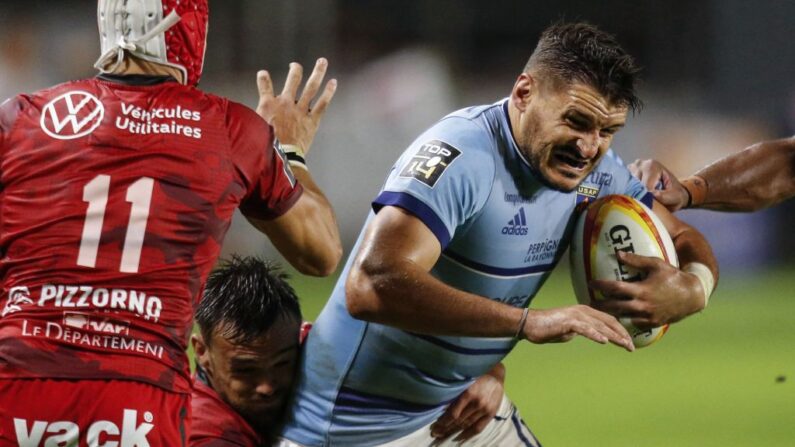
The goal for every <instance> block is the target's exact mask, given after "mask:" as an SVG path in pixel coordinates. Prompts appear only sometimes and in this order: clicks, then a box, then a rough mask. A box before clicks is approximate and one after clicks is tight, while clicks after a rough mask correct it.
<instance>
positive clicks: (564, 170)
mask: <svg viewBox="0 0 795 447" xmlns="http://www.w3.org/2000/svg"><path fill="white" fill-rule="evenodd" d="M590 173H591V169H574V168H571V167H570V166H566V165H563V166H552V167H550V168H548V169H547V170H546V172H545V173H544V174H545V175H544V177H545V180H546V181H547V183H548V184H549V186H550V187H552V188H554V189H556V190H558V191H561V192H571V191H574V190H575V189H576V188H577V186H579V185H580V183H582V181H583V180H585V177H587V176H588V174H590Z"/></svg>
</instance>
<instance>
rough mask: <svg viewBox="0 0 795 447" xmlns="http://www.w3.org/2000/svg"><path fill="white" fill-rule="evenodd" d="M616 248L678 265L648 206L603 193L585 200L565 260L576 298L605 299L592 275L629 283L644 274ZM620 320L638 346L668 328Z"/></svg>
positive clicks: (587, 300)
mask: <svg viewBox="0 0 795 447" xmlns="http://www.w3.org/2000/svg"><path fill="white" fill-rule="evenodd" d="M619 251H627V252H631V253H635V254H638V255H641V256H653V257H656V258H660V259H664V260H665V261H667V262H668V263H670V264H672V265H674V266H676V267H679V260H678V258H677V256H676V250H675V248H674V243H673V241H672V240H671V236H670V235H669V234H668V231H667V230H666V229H665V226H663V223H662V222H661V221H660V219H659V218H658V217H657V216H656V215H655V214H654V213H653V212H652V211H651V210H650V209H649V208H648V207H647V206H646V205H644V204H643V203H641V202H639V201H637V200H635V199H633V198H632V197H628V196H622V195H610V196H606V197H603V198H601V199H599V200H596V201H595V202H593V203H591V204H590V205H588V208H586V209H585V211H583V212H582V213H581V214H580V216H579V217H578V218H577V225H576V226H575V227H574V234H573V235H572V239H571V246H570V248H569V254H570V257H569V260H570V264H571V282H572V284H573V285H574V293H575V295H576V296H577V301H579V302H580V303H582V304H588V303H590V302H591V301H592V300H600V299H604V297H603V296H602V294H601V293H600V292H598V291H596V290H592V289H590V288H589V287H588V282H589V281H590V280H591V279H609V280H615V281H630V282H632V281H639V280H641V279H643V276H642V275H643V272H639V271H637V270H636V269H634V268H632V267H629V266H627V265H623V264H621V263H620V262H618V258H617V257H616V253H617V252H619ZM619 321H620V322H621V324H623V325H624V327H625V328H626V329H627V331H628V332H629V334H630V335H631V336H632V341H633V342H634V343H635V347H637V348H642V347H645V346H648V345H650V344H652V343H654V342H656V341H657V340H659V339H660V338H662V336H663V335H664V334H665V332H666V331H667V330H668V325H667V324H666V325H664V326H660V327H657V328H653V329H650V330H640V329H638V328H637V327H635V326H634V325H633V324H632V323H631V322H630V319H629V318H621V319H619Z"/></svg>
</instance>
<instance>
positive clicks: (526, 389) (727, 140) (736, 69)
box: [0, 0, 795, 446]
mask: <svg viewBox="0 0 795 447" xmlns="http://www.w3.org/2000/svg"><path fill="white" fill-rule="evenodd" d="M95 4H96V2H95V1H94V0H58V1H53V0H46V1H45V0H26V1H22V0H0V97H2V98H5V97H9V96H12V95H14V94H16V93H17V92H24V91H33V90H36V89H39V88H42V87H46V86H49V85H51V84H54V83H57V82H61V81H64V80H68V79H76V78H81V77H86V76H91V75H93V73H94V71H93V69H92V68H91V67H92V65H93V63H94V60H95V59H96V57H97V56H98V52H99V44H98V40H97V37H96V20H95ZM210 4H211V11H212V13H211V23H210V43H209V49H208V52H207V66H206V71H205V76H204V80H203V82H202V88H204V89H206V90H208V91H211V92H214V93H218V94H222V95H225V96H228V97H231V98H233V99H236V100H238V101H241V102H243V103H246V104H249V105H252V106H253V105H254V104H255V103H256V90H255V87H254V73H255V70H257V69H260V68H267V69H269V70H270V71H271V72H272V74H273V78H274V80H276V82H277V83H278V84H279V85H277V88H280V87H281V85H280V83H281V80H282V79H283V76H284V74H285V73H286V69H287V64H288V63H289V62H290V61H293V60H295V61H299V62H301V63H303V64H304V66H305V67H311V65H312V64H313V62H314V60H315V59H316V58H317V57H319V56H326V57H328V58H329V59H330V61H331V70H330V71H331V75H332V76H334V77H337V78H338V79H339V80H340V88H339V89H338V93H337V97H336V98H335V100H334V103H333V104H332V107H331V108H330V109H329V112H328V113H327V116H326V118H325V122H324V123H323V125H322V127H321V131H320V133H319V135H318V136H317V138H316V140H315V144H314V149H313V152H312V154H311V155H310V162H309V164H310V167H312V169H313V173H314V175H315V176H316V178H317V179H318V181H319V183H320V184H321V185H322V186H323V187H324V188H325V190H326V191H327V192H328V195H329V198H330V199H331V201H332V203H333V204H334V206H335V208H336V210H337V216H338V219H339V223H340V226H341V228H342V233H343V239H344V242H345V244H346V250H350V247H351V245H352V243H353V241H354V239H355V238H356V235H357V234H358V231H359V228H360V225H361V223H362V221H363V219H364V217H365V216H366V214H367V212H368V203H369V201H370V200H371V199H372V198H373V197H374V195H375V194H376V192H377V191H378V188H379V187H380V185H381V182H382V181H383V178H384V177H385V175H386V172H387V170H388V169H389V167H390V166H391V164H392V163H393V161H394V160H395V158H396V157H397V155H398V154H399V153H400V152H401V151H402V150H403V148H405V147H406V145H408V144H409V143H410V142H411V140H412V139H413V138H414V137H415V136H416V135H417V134H418V133H419V132H420V131H422V130H423V129H424V128H425V127H427V126H429V125H430V124H431V123H433V122H434V121H435V120H437V119H438V118H440V117H441V116H443V115H444V114H446V113H448V112H450V111H452V110H454V109H456V108H459V107H463V106H467V105H473V104H480V103H488V102H493V101H495V100H497V99H499V98H501V97H503V96H505V95H507V94H508V92H509V91H510V87H511V85H512V83H513V80H514V79H515V77H516V75H517V74H518V73H519V71H520V70H521V68H522V66H523V65H524V63H525V61H526V59H527V57H528V56H529V54H530V52H531V51H532V49H533V47H534V45H535V42H536V38H537V36H538V34H539V33H540V31H541V30H542V29H543V28H544V27H545V26H546V25H547V24H549V23H550V22H551V21H553V20H556V19H559V18H565V19H568V20H577V19H579V20H587V21H590V22H592V23H595V24H597V25H599V26H600V27H602V28H604V29H606V30H608V31H610V32H612V33H614V34H616V35H617V36H618V38H619V40H620V41H621V42H622V43H623V44H624V46H625V47H626V48H627V49H628V50H629V51H630V52H631V53H632V54H633V55H635V56H636V57H637V59H638V60H639V62H640V63H641V65H642V66H644V67H645V70H644V79H645V82H644V84H643V86H642V88H641V93H642V97H643V98H644V100H645V103H646V108H645V110H644V111H643V112H642V113H641V114H640V115H638V116H635V117H633V118H631V119H630V121H629V124H628V126H627V128H626V129H625V130H623V131H622V132H621V133H619V135H618V137H617V138H616V140H615V143H614V148H615V149H616V150H617V151H618V152H619V154H621V155H622V156H623V157H624V159H625V160H626V161H627V162H630V161H632V160H634V159H635V158H646V157H655V158H658V159H660V160H661V161H663V162H665V163H667V164H668V165H669V166H670V167H671V168H673V169H674V171H675V172H676V173H678V174H680V175H685V174H689V173H691V172H692V171H694V170H695V169H697V168H699V167H701V166H703V165H704V164H706V163H707V162H709V161H712V160H714V159H717V158H718V157H720V156H722V155H725V154H728V153H731V152H734V151H736V150H739V149H741V148H743V147H745V146H747V145H749V144H751V143H753V142H756V141H759V140H762V139H767V138H778V137H785V136H791V135H792V134H793V133H795V76H794V75H793V74H795V53H793V47H792V46H793V43H794V42H795V27H794V26H793V25H792V17H795V2H792V1H786V0H759V1H755V2H748V1H745V0H722V1H718V0H689V1H685V0H669V1H666V2H657V1H629V0H602V1H589V0H558V1H556V2H540V1H527V0H525V1H518V0H513V1H509V0H491V1H488V2H485V1H477V0H422V1H420V0H413V1H412V0H402V1H398V0H381V1H365V0H311V1H308V0H224V1H222V0H211V2H210ZM683 216H684V217H685V219H686V220H688V221H690V222H692V223H694V224H695V225H696V226H698V227H699V228H700V229H701V230H702V231H703V232H704V233H705V234H706V236H707V238H708V239H709V240H710V241H711V242H712V244H713V247H714V248H715V251H716V252H717V253H718V256H719V259H720V261H721V266H722V269H723V271H722V279H721V284H720V286H719V288H718V290H717V292H716V294H715V296H714V297H713V301H712V304H711V305H710V308H709V309H708V310H707V311H706V312H704V313H703V314H701V315H697V316H694V317H691V318H690V319H688V320H686V321H684V322H682V323H680V324H677V325H676V326H674V327H673V328H672V330H671V331H670V332H669V334H668V335H667V336H666V338H665V339H664V340H663V341H662V342H661V343H660V344H659V345H655V346H653V347H651V348H649V349H646V350H643V351H640V352H637V353H635V354H631V355H629V354H626V353H623V352H620V351H619V350H618V349H614V348H610V347H602V346H595V345H591V344H588V343H585V342H583V341H575V342H573V343H571V344H568V345H559V346H530V345H523V346H521V347H520V348H518V349H516V350H515V352H514V353H513V354H511V356H510V357H509V359H508V361H507V363H508V385H507V386H508V389H509V392H510V394H511V395H512V397H513V399H514V400H515V401H516V402H517V404H518V406H519V408H520V410H521V411H522V412H523V414H524V417H525V420H526V421H527V422H528V424H530V426H531V427H532V428H533V429H534V430H535V431H536V433H537V434H538V435H539V437H540V439H541V440H542V442H544V443H545V445H547V446H585V445H589V446H672V445H682V446H741V445H757V446H793V445H795V383H794V382H795V334H794V333H793V332H794V331H793V329H795V231H793V228H794V227H795V225H794V224H793V222H795V200H791V201H790V202H789V203H786V204H784V205H782V206H779V207H777V208H774V209H771V210H768V211H765V212H761V213H756V214H716V213H710V212H692V211H689V212H686V213H683ZM224 253H225V254H227V255H228V254H231V253H243V254H260V255H265V256H269V257H276V256H277V255H276V254H275V253H274V252H273V250H272V248H271V247H270V246H269V245H268V243H267V241H266V240H265V239H264V238H262V237H259V236H258V235H257V234H256V233H255V232H254V231H253V230H250V229H249V228H248V226H247V224H246V223H245V222H244V221H243V219H236V221H235V223H234V224H233V227H232V228H231V229H230V232H229V235H228V237H227V242H226V245H225V247H224ZM346 253H347V251H346ZM559 270H560V269H559ZM295 283H296V286H297V289H298V290H299V292H300V294H301V295H302V298H303V302H304V306H305V310H306V311H305V313H306V314H307V316H308V317H314V316H315V315H316V314H317V312H319V310H320V308H321V307H322V305H323V303H324V302H325V299H326V297H327V294H328V291H329V289H330V288H331V285H332V282H331V281H329V280H306V279H303V278H298V277H296V278H295ZM573 300H574V298H573V294H572V292H571V289H570V286H569V283H568V274H567V272H565V269H563V271H558V272H557V273H556V274H555V275H554V276H553V279H552V280H551V281H550V282H549V283H548V286H547V287H546V288H545V289H544V290H543V292H542V293H541V295H540V296H539V297H538V298H537V299H536V301H535V304H534V305H535V306H538V307H551V306H556V305H564V304H568V303H571V302H573Z"/></svg>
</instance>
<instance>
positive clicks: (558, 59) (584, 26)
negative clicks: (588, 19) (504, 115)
mask: <svg viewBox="0 0 795 447" xmlns="http://www.w3.org/2000/svg"><path fill="white" fill-rule="evenodd" d="M524 70H525V72H530V71H532V70H540V71H541V73H542V74H543V75H551V76H554V77H556V78H558V79H559V80H562V81H565V82H572V81H578V82H582V83H585V84H588V85H590V86H592V87H594V88H595V89H597V90H598V91H599V92H601V93H602V94H603V95H605V96H606V97H607V99H608V100H609V101H611V102H612V103H614V104H620V105H624V106H626V107H628V108H630V109H632V111H633V112H639V111H640V109H642V108H643V103H642V102H641V100H640V98H638V96H637V94H636V93H635V83H636V82H637V81H638V74H639V73H640V68H639V67H638V66H637V65H636V64H635V60H634V59H633V58H632V56H630V55H629V54H627V52H626V51H624V49H623V48H621V45H619V44H618V41H616V38H615V37H614V36H612V35H611V34H609V33H606V32H604V31H602V30H600V29H598V28H597V27H595V26H594V25H591V24H589V23H584V22H579V23H564V22H556V23H554V24H552V25H550V26H549V27H548V28H547V29H545V30H544V32H542V33H541V38H540V39H539V40H538V45H537V46H536V48H535V50H534V51H533V54H532V55H531V56H530V60H528V61H527V65H525V69H524Z"/></svg>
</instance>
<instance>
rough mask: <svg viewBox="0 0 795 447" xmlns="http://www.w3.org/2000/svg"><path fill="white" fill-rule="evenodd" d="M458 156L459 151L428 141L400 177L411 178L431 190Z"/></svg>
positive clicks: (443, 143)
mask: <svg viewBox="0 0 795 447" xmlns="http://www.w3.org/2000/svg"><path fill="white" fill-rule="evenodd" d="M459 155H461V151H459V150H458V149H456V148H454V147H453V146H450V145H449V144H447V143H445V142H443V141H439V140H433V141H429V142H427V143H425V144H423V145H422V146H421V147H420V149H419V150H418V151H417V153H416V154H414V156H413V157H412V158H411V160H409V162H408V163H407V164H406V166H405V167H404V168H403V170H402V171H400V177H403V178H413V179H415V180H419V181H421V182H422V183H425V184H426V185H428V186H430V187H431V188H433V186H434V185H435V184H436V182H437V181H438V180H439V177H441V176H442V174H444V171H445V169H447V167H448V166H450V165H451V164H452V163H453V161H455V159H456V158H458V156H459Z"/></svg>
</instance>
